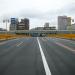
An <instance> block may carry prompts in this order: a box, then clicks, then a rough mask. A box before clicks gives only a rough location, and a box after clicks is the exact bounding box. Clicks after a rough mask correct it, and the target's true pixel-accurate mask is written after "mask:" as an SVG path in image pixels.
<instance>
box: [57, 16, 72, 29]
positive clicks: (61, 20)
mask: <svg viewBox="0 0 75 75" xmlns="http://www.w3.org/2000/svg"><path fill="white" fill-rule="evenodd" d="M67 26H71V17H67V16H58V30H67Z"/></svg>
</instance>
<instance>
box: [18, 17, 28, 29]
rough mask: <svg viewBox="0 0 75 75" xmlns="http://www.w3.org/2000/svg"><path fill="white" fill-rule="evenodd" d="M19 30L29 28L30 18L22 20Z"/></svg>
mask: <svg viewBox="0 0 75 75" xmlns="http://www.w3.org/2000/svg"><path fill="white" fill-rule="evenodd" d="M17 30H29V19H27V18H25V19H21V22H19V24H18V25H17Z"/></svg>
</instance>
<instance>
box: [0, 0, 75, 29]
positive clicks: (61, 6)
mask: <svg viewBox="0 0 75 75" xmlns="http://www.w3.org/2000/svg"><path fill="white" fill-rule="evenodd" d="M58 15H66V16H71V17H72V18H75V0H0V27H2V28H5V27H6V26H5V24H2V20H3V19H6V18H8V19H10V18H11V17H16V18H19V19H20V18H29V19H30V28H34V27H39V26H43V25H44V23H45V22H49V23H50V25H51V26H52V25H53V26H57V17H58ZM8 25H9V24H8Z"/></svg>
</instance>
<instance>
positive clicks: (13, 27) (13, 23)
mask: <svg viewBox="0 0 75 75" xmlns="http://www.w3.org/2000/svg"><path fill="white" fill-rule="evenodd" d="M17 24H18V19H17V18H11V23H10V30H11V31H13V30H16V29H17Z"/></svg>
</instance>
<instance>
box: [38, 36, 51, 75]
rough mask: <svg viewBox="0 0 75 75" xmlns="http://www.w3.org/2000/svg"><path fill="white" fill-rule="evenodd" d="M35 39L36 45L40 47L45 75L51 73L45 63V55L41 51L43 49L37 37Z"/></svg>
mask: <svg viewBox="0 0 75 75" xmlns="http://www.w3.org/2000/svg"><path fill="white" fill-rule="evenodd" d="M37 41H38V45H39V48H40V52H41V56H42V61H43V65H44V69H45V72H46V75H51V72H50V69H49V66H48V64H47V61H46V58H45V55H44V53H43V50H42V47H41V44H40V41H39V39H38V37H37Z"/></svg>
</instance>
